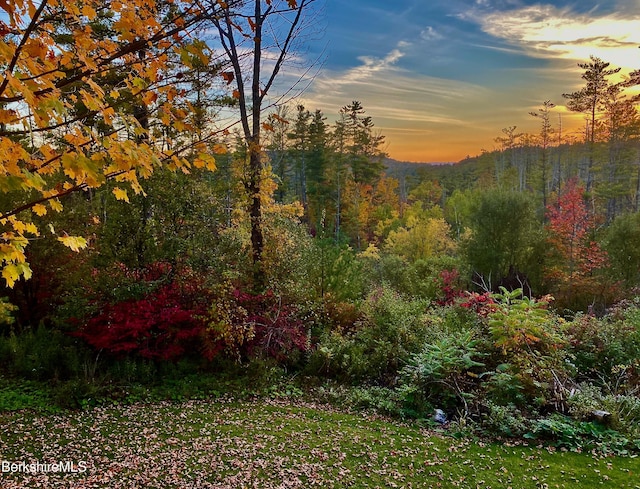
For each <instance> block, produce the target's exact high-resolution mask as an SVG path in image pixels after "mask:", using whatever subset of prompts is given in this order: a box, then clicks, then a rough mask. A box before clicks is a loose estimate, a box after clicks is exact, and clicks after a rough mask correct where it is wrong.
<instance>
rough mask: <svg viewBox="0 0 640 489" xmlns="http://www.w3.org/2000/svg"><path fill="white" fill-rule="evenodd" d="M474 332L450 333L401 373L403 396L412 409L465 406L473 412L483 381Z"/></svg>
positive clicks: (428, 347) (422, 409) (466, 410)
mask: <svg viewBox="0 0 640 489" xmlns="http://www.w3.org/2000/svg"><path fill="white" fill-rule="evenodd" d="M477 343H478V342H477V340H475V339H474V334H473V332H471V331H467V332H460V333H451V334H447V335H445V336H443V337H441V338H439V339H438V340H436V341H435V342H433V343H430V344H426V345H425V346H424V347H423V349H422V351H420V352H419V353H416V354H413V355H412V356H411V358H410V359H409V361H408V364H407V365H406V366H405V367H404V368H403V369H402V371H401V373H400V381H401V384H402V385H403V393H404V395H405V399H406V401H407V403H408V405H409V407H410V408H412V409H414V410H415V411H417V412H428V410H429V409H430V408H431V406H434V405H435V406H439V407H444V408H451V407H456V406H457V407H462V408H463V409H464V412H465V413H466V412H468V411H469V406H468V403H467V401H468V400H470V399H472V398H473V396H474V391H475V389H476V387H477V379H478V378H479V367H483V366H484V364H483V363H481V362H479V361H477V360H478V359H479V358H481V357H482V356H483V354H482V353H480V352H479V351H478V350H477V349H476V345H477Z"/></svg>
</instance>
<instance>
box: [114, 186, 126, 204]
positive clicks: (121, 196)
mask: <svg viewBox="0 0 640 489" xmlns="http://www.w3.org/2000/svg"><path fill="white" fill-rule="evenodd" d="M113 195H115V196H116V199H118V200H124V201H125V202H129V195H128V194H127V191H126V190H123V189H121V188H120V187H116V188H114V189H113Z"/></svg>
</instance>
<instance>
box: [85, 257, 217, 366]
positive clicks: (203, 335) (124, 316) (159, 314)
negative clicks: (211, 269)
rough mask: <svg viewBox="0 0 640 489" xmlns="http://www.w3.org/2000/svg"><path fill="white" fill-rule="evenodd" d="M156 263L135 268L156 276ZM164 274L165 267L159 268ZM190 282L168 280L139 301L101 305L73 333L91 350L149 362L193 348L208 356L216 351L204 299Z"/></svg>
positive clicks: (143, 274)
mask: <svg viewBox="0 0 640 489" xmlns="http://www.w3.org/2000/svg"><path fill="white" fill-rule="evenodd" d="M161 272H162V271H161V270H159V269H157V267H155V268H153V269H151V270H150V271H148V272H140V274H141V276H140V278H141V279H143V280H157V279H158V277H159V276H158V273H161ZM165 272H166V271H165ZM202 299H203V297H202V295H201V294H198V288H197V287H196V286H194V284H193V283H189V282H188V281H186V282H185V285H181V284H180V283H178V282H171V283H168V284H165V285H161V286H159V287H157V288H156V289H155V290H153V291H152V292H150V293H148V294H147V295H145V296H144V297H143V298H141V299H130V300H125V301H121V302H116V303H113V304H106V305H105V306H103V307H102V308H101V310H100V312H99V313H98V314H96V315H94V316H93V317H91V318H90V319H89V320H88V321H86V323H85V324H84V326H83V327H82V328H81V329H80V330H79V331H77V332H76V333H74V335H75V336H78V337H80V338H82V339H84V340H85V341H86V342H87V343H89V344H90V345H91V346H93V347H94V348H97V349H104V350H105V351H107V352H109V353H112V354H116V355H125V354H134V355H139V356H141V357H144V358H149V359H154V360H177V359H179V358H180V357H182V356H184V355H185V354H187V353H191V352H196V351H199V352H200V354H202V355H203V356H205V358H207V359H209V360H211V359H212V358H213V357H214V356H215V355H216V354H217V353H218V352H219V351H220V350H221V349H222V345H217V344H215V342H214V341H213V340H212V339H211V338H210V337H209V335H208V333H207V327H206V326H207V321H206V313H207V305H208V303H207V301H204V300H202Z"/></svg>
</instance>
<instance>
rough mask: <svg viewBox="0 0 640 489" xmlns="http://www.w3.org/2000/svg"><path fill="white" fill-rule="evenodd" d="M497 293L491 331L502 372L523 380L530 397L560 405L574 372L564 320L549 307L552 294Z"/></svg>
mask: <svg viewBox="0 0 640 489" xmlns="http://www.w3.org/2000/svg"><path fill="white" fill-rule="evenodd" d="M501 290H502V294H494V295H493V298H494V299H495V300H496V301H497V302H498V304H497V307H496V308H495V310H494V311H493V312H491V313H490V314H489V322H488V326H489V333H490V335H491V338H492V341H493V344H494V347H495V348H496V349H497V351H496V355H495V358H496V359H498V360H499V361H500V363H502V364H504V368H503V369H502V373H506V374H510V375H513V376H515V377H516V378H517V380H518V381H519V382H520V383H521V385H522V387H523V390H522V393H523V394H524V395H525V396H526V398H527V400H528V401H535V402H536V404H538V405H541V406H542V405H555V406H556V407H557V406H559V405H560V404H561V403H562V402H563V400H564V399H565V397H566V392H567V384H568V383H569V382H570V378H571V375H572V372H571V371H570V366H569V364H568V363H567V362H566V361H565V360H566V356H567V354H566V349H565V348H566V346H567V341H566V339H565V336H564V335H563V331H562V324H563V322H562V320H561V319H560V318H559V317H557V316H556V315H555V314H553V313H552V312H551V311H549V309H548V305H549V301H550V298H548V297H547V298H543V299H541V300H535V299H528V298H526V297H522V290H521V289H517V290H515V291H513V292H508V291H507V290H506V289H504V287H501Z"/></svg>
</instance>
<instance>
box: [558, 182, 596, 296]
mask: <svg viewBox="0 0 640 489" xmlns="http://www.w3.org/2000/svg"><path fill="white" fill-rule="evenodd" d="M584 193H585V190H584V188H583V187H581V186H580V185H578V183H577V180H576V179H572V180H569V181H568V182H567V184H566V185H565V188H564V189H563V190H562V191H561V192H560V194H559V195H558V196H557V198H556V199H555V201H554V202H552V203H551V204H549V206H547V218H548V224H547V231H548V243H549V245H550V247H551V250H552V252H553V253H554V255H555V257H556V260H555V261H553V265H552V266H551V267H550V268H549V269H548V270H547V273H546V275H547V278H548V279H549V280H550V281H551V282H553V283H554V284H555V291H556V293H557V294H559V297H558V300H559V302H561V303H564V304H565V305H567V306H578V305H580V306H584V305H585V304H579V302H580V300H588V299H589V297H588V296H591V297H592V298H593V297H594V296H596V295H598V294H599V292H598V285H599V282H598V280H597V279H596V277H595V275H594V274H595V272H596V271H597V270H599V269H602V268H604V267H605V266H606V265H607V254H606V252H605V251H604V250H602V248H601V247H600V245H599V244H598V243H597V242H596V241H594V239H593V231H594V229H595V225H596V219H595V216H594V215H593V214H592V213H590V212H589V210H588V208H587V204H586V202H585V200H584Z"/></svg>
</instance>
